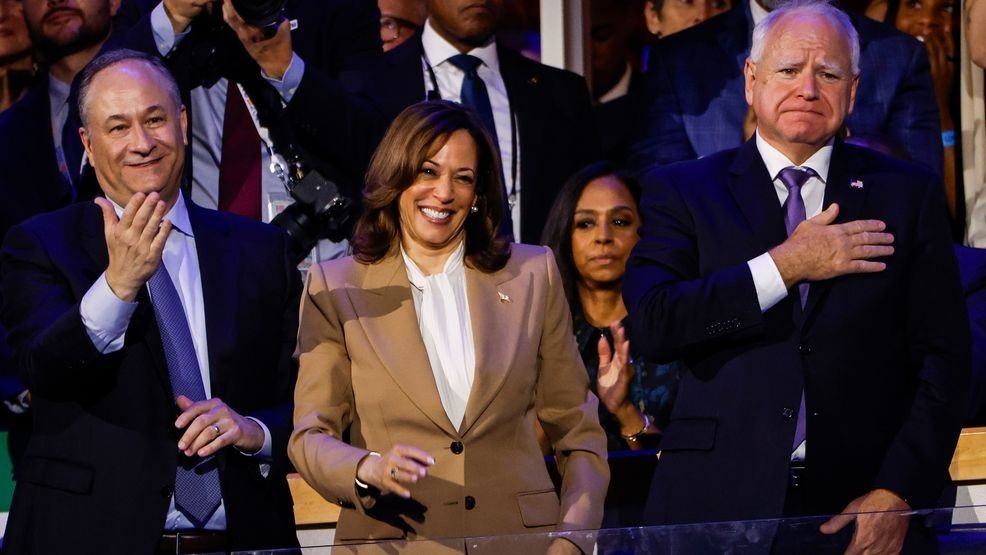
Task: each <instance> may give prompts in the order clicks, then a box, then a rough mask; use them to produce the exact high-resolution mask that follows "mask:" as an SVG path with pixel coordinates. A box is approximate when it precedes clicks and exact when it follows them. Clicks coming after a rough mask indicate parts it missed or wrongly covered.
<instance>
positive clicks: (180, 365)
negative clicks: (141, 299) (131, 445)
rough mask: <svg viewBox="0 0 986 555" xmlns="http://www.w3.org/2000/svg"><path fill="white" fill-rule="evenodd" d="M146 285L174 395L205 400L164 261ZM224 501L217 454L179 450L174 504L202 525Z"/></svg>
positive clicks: (192, 349) (193, 346) (185, 328)
mask: <svg viewBox="0 0 986 555" xmlns="http://www.w3.org/2000/svg"><path fill="white" fill-rule="evenodd" d="M147 288H148V290H149V291H150V293H151V304H152V305H153V306H154V317H155V318H156V319H157V325H158V329H159V330H160V333H161V344H162V346H163V347H164V357H165V359H166V360H167V361H168V375H169V377H170V378H171V389H172V392H173V393H174V396H175V397H177V396H179V395H184V396H185V397H188V398H189V399H191V400H192V401H203V400H205V387H204V386H203V385H202V372H201V371H200V370H199V362H198V359H197V358H195V345H194V344H193V343H192V334H191V332H190V331H189V330H188V320H186V319H185V311H184V309H182V306H181V299H180V298H179V297H178V291H177V290H176V289H175V285H174V283H172V281H171V276H169V275H168V270H166V269H165V267H164V263H163V262H162V263H161V265H160V266H158V269H157V271H156V272H154V275H152V276H151V279H150V280H148V282H147ZM221 500H222V493H221V491H220V488H219V471H218V470H217V468H216V460H215V457H208V458H205V459H199V458H198V457H196V456H193V457H186V456H185V455H184V454H182V453H179V455H178V470H177V472H176V474H175V506H176V507H177V508H178V509H180V510H181V511H182V512H183V513H185V515H186V516H188V517H189V519H190V520H191V521H192V523H193V524H195V526H196V528H202V527H204V525H205V523H206V522H208V520H209V517H210V516H212V513H214V512H215V511H216V508H217V507H219V503H220V501H221Z"/></svg>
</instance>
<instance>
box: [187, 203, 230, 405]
mask: <svg viewBox="0 0 986 555" xmlns="http://www.w3.org/2000/svg"><path fill="white" fill-rule="evenodd" d="M185 204H186V206H187V207H188V218H189V222H191V224H192V233H193V234H194V236H195V250H196V253H197V256H198V261H199V281H200V282H201V285H202V303H203V306H204V308H205V335H206V344H207V345H208V346H209V377H210V381H211V382H212V395H213V396H215V395H216V392H220V391H225V390H226V388H225V383H226V380H228V379H229V376H228V375H227V372H226V370H227V367H226V366H225V365H223V364H222V361H223V353H227V352H230V351H232V350H233V349H235V342H236V337H235V333H236V332H235V330H236V325H235V323H234V319H235V318H236V311H235V307H236V306H237V295H238V289H237V287H238V283H239V279H238V277H239V276H238V272H239V268H240V263H239V262H240V260H239V259H240V251H239V249H238V248H236V246H235V245H236V241H235V239H234V238H233V237H230V236H229V228H228V227H227V226H226V223H225V222H224V221H223V220H222V219H221V218H219V217H214V216H212V215H211V214H209V213H208V212H207V211H206V210H205V209H204V208H200V207H198V206H196V205H195V204H193V203H191V202H190V201H188V200H187V198H186V201H185Z"/></svg>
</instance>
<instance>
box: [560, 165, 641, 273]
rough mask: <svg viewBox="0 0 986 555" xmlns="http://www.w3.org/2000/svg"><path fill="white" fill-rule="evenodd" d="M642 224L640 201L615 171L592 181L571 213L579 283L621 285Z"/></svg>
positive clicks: (573, 250)
mask: <svg viewBox="0 0 986 555" xmlns="http://www.w3.org/2000/svg"><path fill="white" fill-rule="evenodd" d="M639 227H640V215H639V214H638V212H637V204H636V202H634V199H633V195H631V194H630V191H629V189H627V187H626V185H624V184H623V183H622V182H621V181H620V180H619V179H617V178H616V177H614V176H612V175H606V176H603V177H599V178H597V179H593V180H592V181H590V182H589V184H588V185H586V186H585V189H583V190H582V195H581V196H579V201H578V203H577V204H576V205H575V213H574V214H573V215H572V261H573V262H574V263H575V270H576V272H578V275H579V285H580V286H581V287H587V288H589V289H601V288H609V287H618V286H619V285H620V283H621V282H622V280H623V273H624V272H625V271H626V265H627V259H628V258H629V257H630V250H631V249H633V246H634V245H636V244H637V241H638V240H639V239H640V236H639V235H637V229H638V228H639Z"/></svg>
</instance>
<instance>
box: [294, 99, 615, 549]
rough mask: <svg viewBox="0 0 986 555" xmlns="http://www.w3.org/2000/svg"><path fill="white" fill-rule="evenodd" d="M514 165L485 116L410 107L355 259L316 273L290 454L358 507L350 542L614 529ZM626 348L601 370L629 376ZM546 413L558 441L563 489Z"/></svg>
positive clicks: (383, 155) (378, 164) (344, 516)
mask: <svg viewBox="0 0 986 555" xmlns="http://www.w3.org/2000/svg"><path fill="white" fill-rule="evenodd" d="M499 174H500V172H499V168H498V167H497V156H496V146H495V145H494V143H493V142H492V139H491V137H490V136H489V135H488V133H487V132H486V131H485V129H484V127H483V123H482V122H481V120H480V119H479V118H478V117H476V116H475V115H474V114H473V113H472V112H471V111H469V110H467V109H465V108H463V107H462V106H460V105H458V104H454V103H451V102H447V101H440V102H425V103H420V104H416V105H414V106H411V107H409V108H407V109H406V110H405V111H403V112H402V113H401V114H400V115H399V116H398V117H397V119H396V120H395V121H394V123H393V124H392V125H391V127H390V129H389V130H388V131H387V133H386V135H385V136H384V138H383V141H382V142H381V143H380V147H379V148H378V149H377V151H376V153H375V154H374V157H373V161H372V163H371V164H370V169H369V172H368V173H367V184H366V189H365V193H364V212H363V214H362V216H361V217H360V221H359V223H358V224H357V227H356V234H355V235H354V238H353V249H354V253H355V254H354V256H353V257H347V258H343V259H340V260H335V261H331V262H324V263H321V264H319V265H317V266H313V267H312V268H311V269H310V270H309V273H308V283H307V286H306V292H305V294H304V297H303V301H302V307H301V324H300V330H299V334H298V337H299V345H298V352H299V353H300V355H299V362H300V370H299V376H298V385H297V387H296V389H295V430H294V434H293V435H292V436H291V442H290V445H289V448H288V453H289V455H290V457H291V460H292V462H294V465H295V468H297V469H298V472H300V473H301V475H302V476H303V477H304V478H305V480H306V481H307V482H308V483H309V484H311V486H312V487H313V488H315V490H316V491H318V492H319V493H320V494H321V495H322V496H323V497H325V498H326V499H329V500H333V501H336V502H338V503H339V504H340V505H342V507H343V509H342V513H341V515H340V516H339V526H338V529H337V531H336V537H337V538H340V539H345V540H366V539H374V540H379V539H407V540H412V539H432V538H443V537H444V538H448V537H465V536H489V535H499V534H521V533H525V532H550V531H553V530H557V531H565V530H584V529H591V528H598V526H599V524H600V520H601V518H602V505H603V497H604V495H605V493H606V485H607V482H608V478H609V468H608V467H607V464H606V439H605V435H604V434H603V431H602V429H601V428H600V427H599V421H598V418H597V399H596V397H595V396H594V395H592V394H591V393H590V392H589V391H588V377H587V375H586V372H585V369H583V368H582V362H581V359H580V358H579V353H578V350H576V348H575V342H574V341H572V327H571V319H570V317H569V314H568V309H567V307H568V305H567V303H566V302H565V292H564V290H563V288H562V284H561V280H560V277H559V275H558V269H557V267H556V266H555V262H554V257H553V256H552V255H551V251H550V250H549V249H547V248H544V247H535V246H529V245H520V244H514V245H510V244H508V243H506V242H505V241H503V240H502V239H498V238H497V231H498V229H499V226H500V218H501V217H502V214H501V210H502V207H503V198H502V194H503V186H502V185H501V184H500V175H499ZM624 355H625V353H619V354H618V355H617V356H615V357H613V360H612V362H611V363H610V366H609V367H607V368H604V369H603V370H602V372H603V373H608V372H613V373H616V374H619V373H620V372H621V371H622V367H623V366H624V365H625V360H626V359H625V358H624ZM535 419H537V420H539V421H540V422H541V423H542V425H543V426H544V429H545V431H546V432H547V436H548V438H549V439H550V440H551V442H552V444H553V446H554V447H555V449H556V451H557V452H558V453H559V460H560V463H559V465H558V466H559V468H560V469H562V486H561V497H560V498H559V497H558V495H557V494H556V493H555V490H554V487H553V486H552V482H551V478H550V477H549V475H548V471H547V469H546V467H545V464H544V458H543V457H542V455H541V451H540V449H539V446H538V442H537V439H536V437H535V428H534V421H535ZM344 438H347V439H344ZM555 547H556V548H558V549H560V550H561V551H570V552H573V553H574V552H577V549H576V548H575V545H574V544H571V543H567V542H565V541H564V540H560V543H557V544H556V546H555ZM583 547H586V546H583ZM583 552H585V553H588V552H591V547H590V548H589V549H585V550H584V551H583Z"/></svg>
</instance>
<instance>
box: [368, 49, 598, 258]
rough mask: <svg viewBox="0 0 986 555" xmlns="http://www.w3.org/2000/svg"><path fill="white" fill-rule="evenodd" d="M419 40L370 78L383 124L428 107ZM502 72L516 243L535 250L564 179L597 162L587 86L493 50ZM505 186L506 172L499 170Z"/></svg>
mask: <svg viewBox="0 0 986 555" xmlns="http://www.w3.org/2000/svg"><path fill="white" fill-rule="evenodd" d="M422 53H423V49H422V46H421V37H420V34H419V35H418V36H416V37H415V38H413V39H410V40H408V41H406V42H405V43H404V44H402V45H400V46H398V47H397V48H395V49H393V50H391V51H390V52H388V53H387V54H386V55H385V56H384V62H383V64H382V69H381V70H380V71H379V72H378V73H377V74H376V75H375V76H374V77H372V78H371V81H373V82H375V83H376V84H377V90H376V95H377V98H378V100H377V103H378V105H379V106H380V109H381V112H382V113H383V115H384V116H385V119H386V120H387V121H391V120H392V119H393V118H394V117H396V116H397V114H399V113H400V112H401V110H403V109H404V108H407V107H408V106H410V105H411V104H414V103H416V102H421V101H422V100H425V78H424V72H423V71H422V67H421V55H422ZM497 56H498V57H499V60H500V72H501V74H502V76H503V82H504V83H505V84H506V86H507V96H508V98H509V100H510V107H511V110H513V112H514V114H516V118H517V121H518V124H517V134H518V141H519V142H520V172H519V173H520V182H521V188H522V190H521V201H520V209H521V218H520V220H521V221H520V229H521V237H519V238H517V239H518V240H519V241H520V242H524V243H537V242H538V241H539V240H540V237H541V230H542V229H543V228H544V218H545V214H547V213H548V210H549V209H550V208H551V205H552V204H553V203H554V200H555V195H556V194H557V193H558V191H559V190H560V189H561V187H562V185H563V184H564V183H565V180H566V179H568V177H569V176H570V175H571V174H573V173H575V171H576V170H578V169H579V168H581V167H582V166H584V165H586V164H587V163H589V162H592V161H593V159H594V157H595V156H596V155H597V148H596V142H597V139H596V137H595V135H594V133H593V127H594V126H593V123H592V122H593V119H592V107H591V103H590V98H589V90H588V88H587V87H586V84H585V79H583V78H582V77H579V76H578V75H575V74H574V73H571V72H569V71H564V70H560V69H557V68H553V67H550V66H546V65H544V64H539V63H537V62H535V61H532V60H529V59H527V58H525V57H523V56H522V55H520V54H519V53H517V52H515V51H513V50H510V49H508V48H505V47H503V46H502V45H500V46H498V47H497ZM504 174H505V175H506V179H507V183H506V186H507V187H508V188H509V187H510V168H504Z"/></svg>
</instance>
